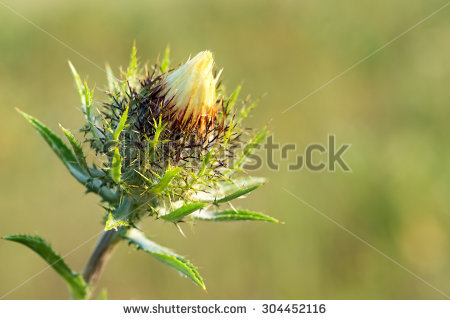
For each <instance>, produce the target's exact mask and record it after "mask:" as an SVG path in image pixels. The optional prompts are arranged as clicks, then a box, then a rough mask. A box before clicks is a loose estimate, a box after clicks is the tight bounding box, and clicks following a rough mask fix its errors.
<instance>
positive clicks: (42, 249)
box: [3, 235, 88, 299]
mask: <svg viewBox="0 0 450 320" xmlns="http://www.w3.org/2000/svg"><path fill="white" fill-rule="evenodd" d="M3 239H5V240H9V241H14V242H18V243H21V244H23V245H25V246H27V247H28V248H30V249H31V250H33V251H34V252H36V253H37V254H38V255H39V256H41V258H42V259H44V260H45V261H46V262H47V263H48V264H49V265H50V266H51V267H52V268H53V269H54V270H55V271H56V272H57V273H58V274H59V275H60V276H61V277H62V278H63V279H64V280H65V282H66V283H67V285H68V287H69V289H70V291H71V293H72V295H73V297H74V298H76V299H85V298H86V297H87V295H88V286H87V285H86V282H85V281H84V279H83V277H82V275H81V274H78V273H76V272H74V271H72V269H70V268H69V266H67V264H66V263H65V262H64V260H63V259H62V258H61V257H60V256H59V255H58V254H57V253H56V252H55V251H53V249H52V247H51V246H50V244H49V243H47V242H46V241H44V240H43V239H42V238H41V237H39V236H27V235H10V236H5V237H3Z"/></svg>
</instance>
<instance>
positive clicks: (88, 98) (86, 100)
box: [69, 61, 93, 123]
mask: <svg viewBox="0 0 450 320" xmlns="http://www.w3.org/2000/svg"><path fill="white" fill-rule="evenodd" d="M69 66H70V70H71V71H72V75H73V79H74V81H75V87H76V88H77V91H78V94H79V96H80V100H81V104H82V106H83V108H84V111H85V113H86V117H87V120H88V121H89V122H91V123H93V118H92V113H91V109H92V98H93V91H91V90H89V87H88V85H87V83H86V81H84V82H83V81H82V80H81V77H80V75H79V74H78V72H77V70H76V69H75V67H74V66H73V64H72V62H70V61H69Z"/></svg>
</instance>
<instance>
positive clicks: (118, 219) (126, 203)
mask: <svg viewBox="0 0 450 320" xmlns="http://www.w3.org/2000/svg"><path fill="white" fill-rule="evenodd" d="M132 213H133V201H132V200H131V198H130V197H129V196H125V197H124V198H123V199H122V202H121V203H120V204H119V206H118V207H117V208H116V209H115V210H114V211H113V212H110V213H109V216H108V220H107V221H106V224H105V231H108V230H111V229H117V228H118V227H121V226H128V225H129V223H128V220H129V218H130V215H131V214H132Z"/></svg>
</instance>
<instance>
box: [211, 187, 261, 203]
mask: <svg viewBox="0 0 450 320" xmlns="http://www.w3.org/2000/svg"><path fill="white" fill-rule="evenodd" d="M260 186H261V184H259V185H256V186H253V187H250V188H246V189H241V190H237V191H235V192H233V193H232V194H229V195H227V196H225V197H223V198H221V199H217V200H215V201H214V204H219V203H224V202H228V201H231V200H233V199H236V198H239V197H242V196H243V195H245V194H247V193H250V192H252V191H253V190H255V189H257V188H259V187H260Z"/></svg>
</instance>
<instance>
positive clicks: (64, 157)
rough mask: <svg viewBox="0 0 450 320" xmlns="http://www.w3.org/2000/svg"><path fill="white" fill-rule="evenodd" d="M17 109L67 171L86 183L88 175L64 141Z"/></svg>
mask: <svg viewBox="0 0 450 320" xmlns="http://www.w3.org/2000/svg"><path fill="white" fill-rule="evenodd" d="M17 111H18V112H19V113H20V114H21V115H22V116H23V117H24V118H25V120H27V121H28V122H29V123H30V124H31V125H32V126H33V127H34V128H35V129H36V130H37V131H38V133H39V134H40V135H41V136H42V137H43V138H44V140H45V141H46V142H47V143H48V145H49V146H50V148H52V150H53V151H54V152H55V153H56V155H57V156H58V158H59V159H61V161H62V162H63V164H64V165H65V166H66V167H67V169H68V170H69V172H70V173H71V174H72V175H73V176H74V177H75V179H77V180H78V181H79V182H81V183H82V184H84V185H85V184H86V183H87V181H88V179H89V175H88V174H86V172H84V170H83V169H82V167H81V166H80V165H79V164H78V161H77V159H76V157H75V156H74V154H73V153H72V151H71V150H70V149H69V148H68V147H67V146H66V144H65V143H64V142H62V140H61V139H60V138H59V137H58V136H57V135H56V134H54V133H53V132H52V131H51V130H50V129H49V128H47V127H46V126H45V125H44V124H43V123H41V122H40V121H39V120H37V119H36V118H34V117H32V116H30V115H29V114H26V113H25V112H22V111H20V110H19V109H17Z"/></svg>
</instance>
